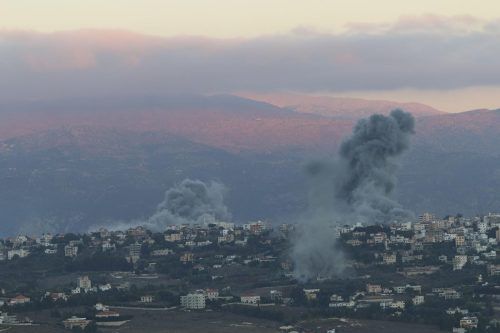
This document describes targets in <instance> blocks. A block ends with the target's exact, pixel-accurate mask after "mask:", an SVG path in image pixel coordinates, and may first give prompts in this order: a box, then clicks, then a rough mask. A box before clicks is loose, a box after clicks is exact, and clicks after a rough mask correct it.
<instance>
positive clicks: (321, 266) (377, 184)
mask: <svg viewBox="0 0 500 333" xmlns="http://www.w3.org/2000/svg"><path fill="white" fill-rule="evenodd" d="M414 128H415V120H414V118H413V116H412V115H411V114H410V113H407V112H404V111H401V110H394V111H392V112H391V114H390V115H389V116H384V115H379V114H375V115H372V116H371V117H369V118H368V119H361V120H360V121H359V122H358V123H357V124H356V126H355V127H354V129H353V133H352V135H351V137H349V138H348V139H347V140H345V141H344V142H343V143H342V145H341V146H340V150H339V153H338V156H337V158H336V159H335V160H334V161H332V162H315V163H311V164H310V165H308V167H307V168H306V171H307V173H308V175H309V176H310V180H311V193H310V198H309V213H308V215H307V218H305V219H304V220H303V221H302V223H301V225H300V226H299V233H298V234H297V236H296V239H295V242H294V248H293V251H292V258H293V260H294V264H295V275H296V277H297V278H299V279H301V280H307V279H310V278H313V277H316V276H323V277H330V276H332V275H335V274H338V273H340V272H342V271H343V269H344V260H343V254H342V252H341V251H339V249H338V247H337V244H336V242H335V229H336V227H337V226H339V225H344V224H355V223H357V222H361V223H369V224H372V223H388V222H391V221H394V220H396V219H402V218H405V217H406V218H407V217H410V216H412V214H411V213H410V212H408V211H406V210H404V209H403V208H402V207H401V205H400V204H399V203H398V202H396V201H395V200H394V199H393V198H392V194H393V190H394V188H395V185H396V176H395V173H396V171H397V169H398V159H399V157H400V156H401V154H402V153H403V152H404V151H405V150H407V149H408V147H409V144H410V136H411V135H412V134H413V133H414Z"/></svg>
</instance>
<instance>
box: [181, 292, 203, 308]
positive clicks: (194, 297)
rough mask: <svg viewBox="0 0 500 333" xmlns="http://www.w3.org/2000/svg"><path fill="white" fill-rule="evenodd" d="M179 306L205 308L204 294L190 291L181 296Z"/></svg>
mask: <svg viewBox="0 0 500 333" xmlns="http://www.w3.org/2000/svg"><path fill="white" fill-rule="evenodd" d="M181 306H182V307H185V308H186V309H193V310H198V309H204V308H205V306H206V305H205V295H204V294H203V293H190V294H187V295H185V296H181Z"/></svg>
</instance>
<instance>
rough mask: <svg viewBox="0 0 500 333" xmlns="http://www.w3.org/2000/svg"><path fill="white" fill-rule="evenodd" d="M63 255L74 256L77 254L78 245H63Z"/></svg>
mask: <svg viewBox="0 0 500 333" xmlns="http://www.w3.org/2000/svg"><path fill="white" fill-rule="evenodd" d="M64 255H65V256H66V257H70V258H73V257H76V256H77V255H78V246H74V245H69V244H68V245H66V246H65V247H64Z"/></svg>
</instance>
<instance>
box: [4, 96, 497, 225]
mask: <svg viewBox="0 0 500 333" xmlns="http://www.w3.org/2000/svg"><path fill="white" fill-rule="evenodd" d="M354 123H355V121H354V120H353V119H335V118H332V117H325V116H320V115H313V114H304V113H299V112H295V111H292V110H289V109H284V108H280V107H276V106H273V105H270V104H268V103H263V102H257V101H252V100H248V99H244V98H240V97H233V96H225V95H223V96H214V97H206V96H192V95H183V96H176V97H175V98H174V97H162V98H157V99H154V98H153V99H150V98H144V99H136V98H127V99H102V100H94V101H73V103H72V104H71V103H68V101H57V102H50V103H45V104H44V103H34V104H30V105H26V104H25V105H21V106H19V105H18V106H15V107H13V106H10V107H2V108H0V128H1V130H0V133H1V136H2V141H1V144H0V185H1V186H0V210H1V211H2V212H3V214H2V217H1V220H0V226H1V227H0V234H5V233H7V234H10V233H13V232H16V231H19V230H31V231H33V230H35V231H36V230H51V231H57V230H86V228H88V227H89V226H91V225H95V224H96V223H97V224H103V223H104V224H106V223H109V221H114V222H116V221H130V220H132V219H141V218H144V217H147V216H149V214H151V212H152V211H154V209H155V207H156V205H157V204H158V203H159V202H160V201H161V200H162V196H163V193H164V191H165V190H166V189H168V188H169V187H170V186H172V185H173V184H174V183H176V182H179V181H181V180H182V179H184V178H188V177H189V178H196V179H202V180H211V179H216V180H219V181H221V182H223V183H224V184H226V185H227V187H228V188H229V189H230V192H229V195H228V198H227V202H228V206H229V207H230V209H231V211H232V212H233V216H234V218H235V220H237V221H241V222H243V221H247V220H249V219H259V218H268V219H270V220H271V221H273V222H276V223H278V222H280V221H293V219H294V218H297V216H298V215H300V212H301V211H303V209H304V207H305V205H306V200H305V198H306V197H307V181H306V178H305V175H304V174H303V172H302V168H303V166H304V164H305V163H307V162H308V161H310V160H311V159H316V158H320V159H324V158H330V157H332V156H334V154H335V151H336V149H337V147H338V145H339V143H340V142H341V140H342V138H343V137H345V136H346V135H348V134H349V133H350V131H351V128H352V126H353V124H354ZM498 128H500V111H499V110H496V111H491V110H476V111H470V112H464V113H460V114H438V115H432V116H421V117H418V120H417V129H416V131H417V134H416V136H415V137H414V139H413V144H412V149H411V151H410V152H409V153H408V154H406V155H405V157H404V161H403V165H402V168H401V171H400V177H399V178H400V186H399V187H398V192H399V198H400V200H401V202H402V203H404V204H405V206H406V207H408V208H410V209H413V210H415V211H416V212H422V211H433V212H436V213H438V214H445V213H449V212H450V211H454V210H456V211H457V212H462V213H466V214H474V213H478V212H488V211H493V210H497V211H498V210H500V202H499V201H498V197H499V196H500V190H499V189H500V146H499V145H498V142H500V131H498Z"/></svg>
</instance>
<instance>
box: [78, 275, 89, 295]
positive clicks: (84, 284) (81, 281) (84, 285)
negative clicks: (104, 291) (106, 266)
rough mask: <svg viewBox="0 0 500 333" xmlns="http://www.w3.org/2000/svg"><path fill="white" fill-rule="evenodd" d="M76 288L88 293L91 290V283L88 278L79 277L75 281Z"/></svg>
mask: <svg viewBox="0 0 500 333" xmlns="http://www.w3.org/2000/svg"><path fill="white" fill-rule="evenodd" d="M77 286H78V288H80V289H83V290H85V291H88V290H90V289H91V288H92V281H90V279H89V277H88V276H80V277H79V278H78V280H77Z"/></svg>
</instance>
